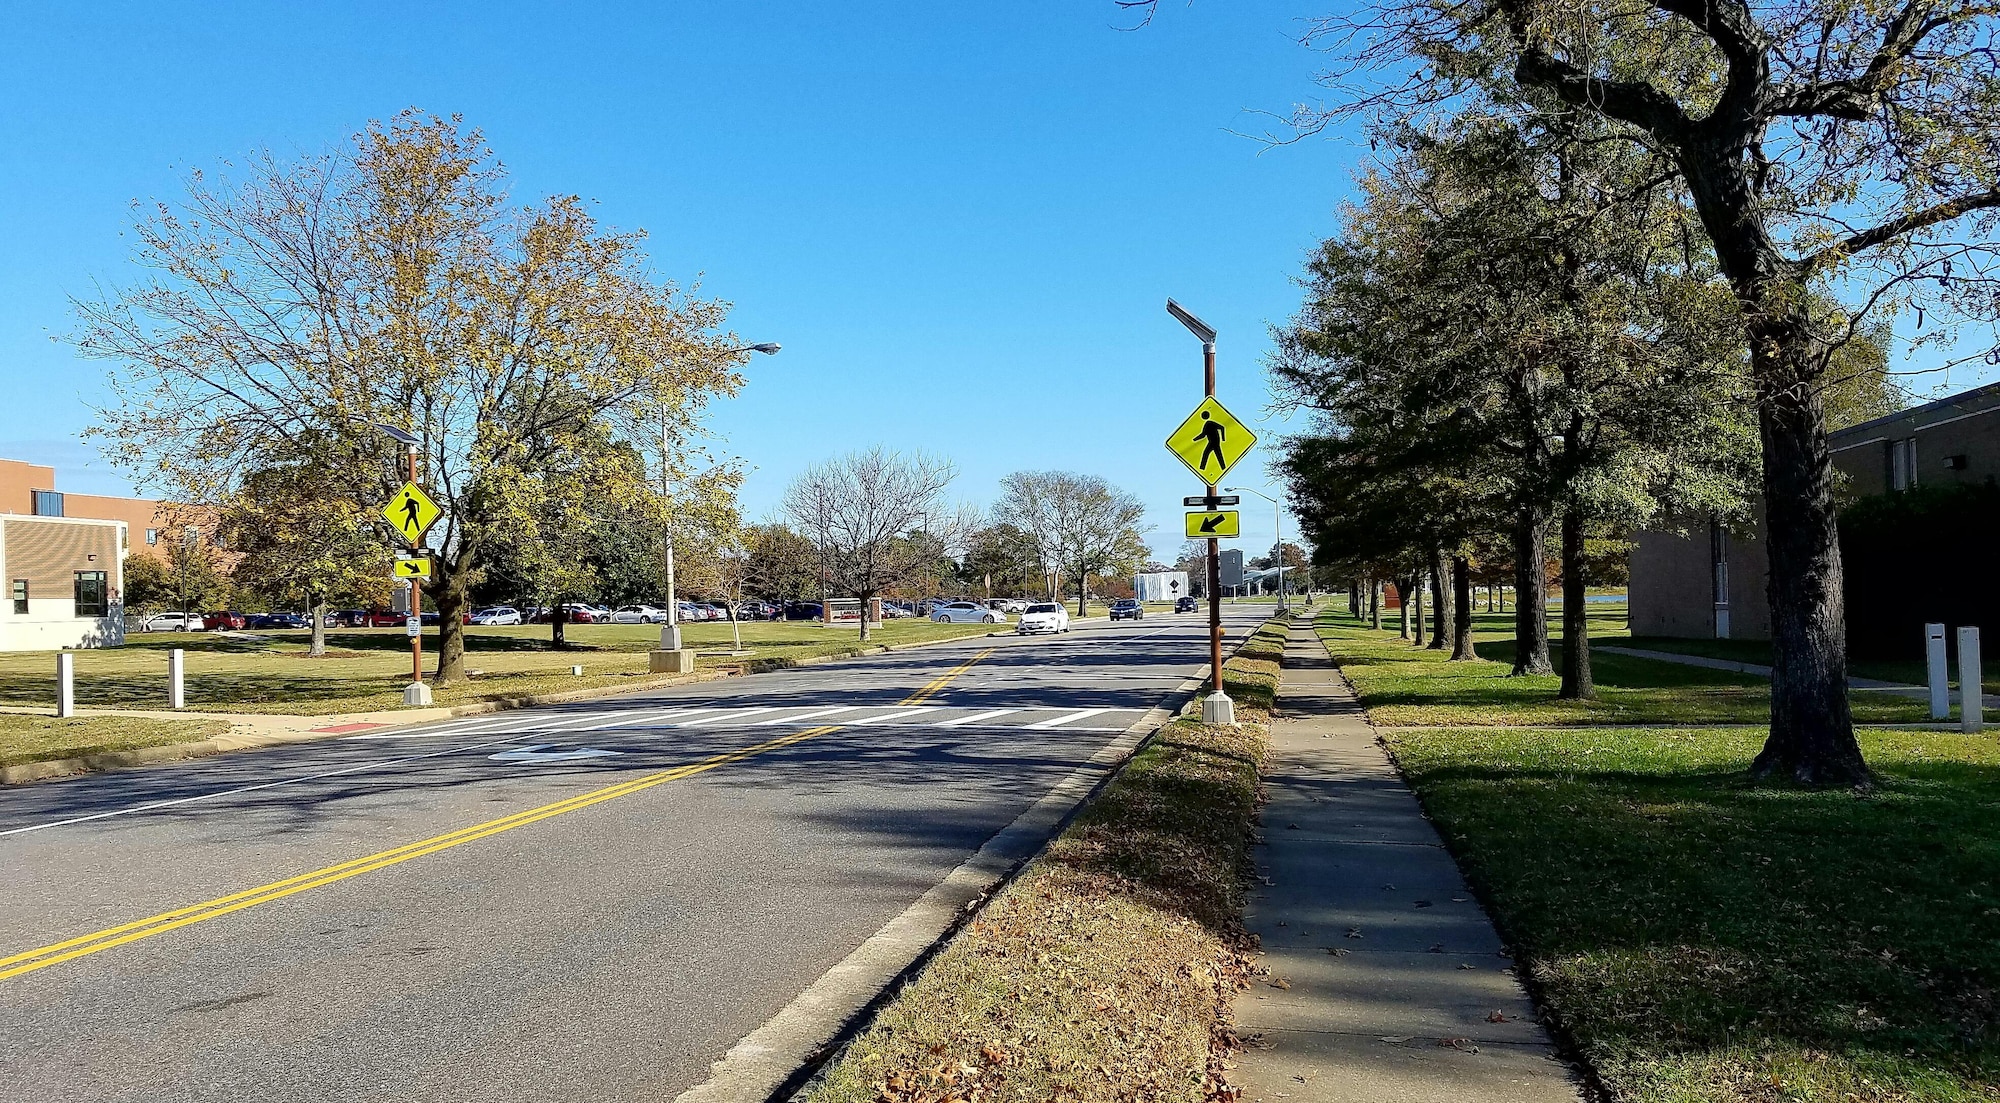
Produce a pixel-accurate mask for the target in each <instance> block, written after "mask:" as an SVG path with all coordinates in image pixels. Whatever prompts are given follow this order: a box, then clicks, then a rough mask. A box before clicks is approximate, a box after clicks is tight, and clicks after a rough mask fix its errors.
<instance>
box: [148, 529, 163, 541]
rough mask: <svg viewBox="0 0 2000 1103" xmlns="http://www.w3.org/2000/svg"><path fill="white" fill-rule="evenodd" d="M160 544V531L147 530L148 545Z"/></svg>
mask: <svg viewBox="0 0 2000 1103" xmlns="http://www.w3.org/2000/svg"><path fill="white" fill-rule="evenodd" d="M159 542H160V530H159V529H147V530H146V543H148V544H157V543H159Z"/></svg>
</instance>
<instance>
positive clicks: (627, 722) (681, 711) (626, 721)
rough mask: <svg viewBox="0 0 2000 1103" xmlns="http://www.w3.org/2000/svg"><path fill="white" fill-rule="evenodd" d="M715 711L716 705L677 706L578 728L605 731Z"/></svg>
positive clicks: (629, 714) (588, 730)
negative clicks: (671, 717)
mask: <svg viewBox="0 0 2000 1103" xmlns="http://www.w3.org/2000/svg"><path fill="white" fill-rule="evenodd" d="M713 711H715V709H714V707H713V706H710V707H707V708H675V709H661V710H659V711H657V712H641V713H627V714H625V715H624V716H621V717H619V718H618V719H616V720H612V721H608V722H606V723H603V724H592V725H591V726H590V727H587V728H578V729H576V730H578V731H586V732H595V731H603V730H604V729H606V728H637V727H642V726H644V725H646V724H649V723H651V722H652V721H655V720H665V719H666V718H667V717H669V716H679V717H683V718H685V717H688V716H693V715H695V714H696V713H702V712H713Z"/></svg>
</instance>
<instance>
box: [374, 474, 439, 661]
mask: <svg viewBox="0 0 2000 1103" xmlns="http://www.w3.org/2000/svg"><path fill="white" fill-rule="evenodd" d="M409 449H410V485H411V486H415V485H417V446H416V445H414V444H412V445H410V446H409ZM378 470H379V469H378ZM416 550H417V551H419V552H421V551H423V550H424V546H423V542H422V541H421V540H419V541H417V547H416ZM410 615H411V616H412V617H415V618H416V620H417V634H416V635H414V636H411V637H410V681H412V682H421V681H423V680H424V580H423V579H421V578H413V579H411V580H410ZM443 632H444V624H443V622H442V621H440V622H439V623H438V633H439V634H440V635H442V634H443Z"/></svg>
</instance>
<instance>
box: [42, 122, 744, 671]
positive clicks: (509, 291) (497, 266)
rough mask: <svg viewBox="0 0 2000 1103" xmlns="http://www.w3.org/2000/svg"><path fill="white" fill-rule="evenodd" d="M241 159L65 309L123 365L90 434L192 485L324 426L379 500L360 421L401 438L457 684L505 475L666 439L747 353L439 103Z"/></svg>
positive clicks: (393, 477) (189, 494) (708, 315)
mask: <svg viewBox="0 0 2000 1103" xmlns="http://www.w3.org/2000/svg"><path fill="white" fill-rule="evenodd" d="M240 173H241V176H240V178H238V179H235V180H228V179H216V180H211V179H210V178H209V177H207V176H205V175H203V174H199V173H197V174H195V175H194V176H192V177H191V178H190V180H189V191H188V196H187V198H186V200H185V201H184V202H183V203H182V204H181V205H179V206H178V207H173V206H168V205H165V204H162V205H160V206H158V207H157V208H155V209H154V210H153V212H152V213H151V214H150V215H148V216H147V217H145V218H143V219H142V220H141V221H140V223H139V225H138V227H137V242H138V244H137V248H136V253H135V257H134V260H135V262H136V267H137V268H138V269H139V270H141V271H143V272H145V273H147V275H146V276H145V277H143V278H142V279H140V280H139V282H137V283H136V284H134V285H133V286H131V287H128V288H127V289H125V290H124V291H122V292H120V293H117V294H114V295H113V296H111V297H109V298H106V299H102V300H97V301H84V302H79V303H77V304H76V305H77V310H78V314H79V318H80V327H79V331H78V332H77V333H76V335H75V337H74V340H75V343H76V344H77V346H78V348H79V349H80V350H81V351H82V352H83V353H85V354H86V355H91V356H96V357H101V358H104V359H107V360H111V361H114V362H115V363H116V364H117V365H118V367H117V368H116V369H115V370H114V372H113V374H112V380H111V389H112V392H113V393H114V394H115V395H116V396H117V398H118V400H119V401H118V402H117V403H116V404H114V405H112V406H110V407H109V408H107V409H104V410H101V411H99V414H100V423H101V428H100V430H99V432H98V440H99V441H100V442H101V443H102V445H103V447H104V448H105V450H106V452H107V453H108V454H109V455H110V456H111V458H112V459H113V460H114V461H115V462H117V463H118V464H120V465H121V466H123V467H124V468H125V469H126V470H128V471H130V472H132V473H133V474H134V476H135V480H136V481H137V482H139V483H140V484H142V485H147V486H159V487H163V488H165V489H167V490H168V491H169V492H171V494H172V496H174V497H177V498H185V499H187V500H190V501H210V502H212V501H219V500H221V499H222V498H224V497H226V496H228V495H229V494H231V493H233V492H234V491H236V490H237V489H238V488H239V487H240V485H241V479H242V475H243V473H244V472H245V471H249V470H255V469H257V468H259V467H261V466H265V465H267V464H268V462H270V460H271V458H272V456H273V455H279V456H282V455H285V454H287V452H288V450H296V449H297V447H298V444H299V442H301V441H303V440H306V439H313V440H319V441H326V442H331V443H332V444H333V445H334V447H332V448H330V449H328V451H327V452H326V456H327V460H326V462H328V463H329V464H334V463H338V464H340V465H341V466H339V467H338V468H336V469H334V470H330V471H328V472H327V473H326V478H325V480H324V481H325V482H327V483H330V484H339V485H341V486H343V487H344V488H345V495H344V496H346V497H348V498H351V499H352V500H354V501H360V502H370V503H374V502H382V501H387V500H389V499H390V497H391V495H392V494H393V493H394V492H395V491H396V489H397V488H398V487H400V486H401V484H402V482H403V480H404V478H405V459H404V452H403V447H402V446H401V445H399V444H396V443H394V442H392V441H390V440H388V439H387V438H386V437H385V436H383V435H382V434H381V433H379V432H378V431H377V429H376V428H375V426H377V425H388V426H392V427H396V428H398V429H399V430H401V431H403V432H406V433H408V434H410V435H412V436H414V438H415V439H416V442H417V443H416V445H415V450H416V455H417V458H418V460H419V468H420V470H419V471H418V479H419V481H420V482H421V483H422V484H423V485H424V486H425V487H426V488H427V490H428V491H429V492H430V494H431V496H432V497H433V498H435V499H436V500H437V502H438V503H439V504H440V505H441V506H442V507H443V518H442V520H441V521H440V523H439V524H438V525H437V526H436V527H435V528H434V529H433V530H432V531H431V533H430V535H429V538H428V545H427V546H428V547H429V548H430V549H431V554H432V558H433V560H434V562H435V570H434V573H433V577H432V579H431V581H430V582H429V583H428V584H427V585H426V587H425V590H426V593H427V596H428V598H429V600H430V604H431V605H432V606H433V607H434V608H436V609H437V610H438V612H439V614H440V623H441V630H440V640H439V644H440V646H439V649H438V667H437V680H438V681H439V682H440V683H446V682H451V681H455V680H457V679H459V678H461V677H463V675H464V651H465V637H464V632H463V629H462V628H461V626H460V614H461V612H462V611H463V610H464V608H465V606H466V604H467V602H468V600H469V588H470V587H471V585H472V584H473V583H474V582H476V581H478V579H479V578H480V577H481V574H482V572H483V569H484V566H485V563H486V561H487V559H488V558H489V557H490V556H491V555H492V554H493V550H494V548H495V546H496V545H497V544H498V543H500V542H501V541H503V540H504V539H506V538H508V537H509V535H510V534H511V533H513V531H514V529H515V526H517V525H519V524H520V523H521V520H522V517H523V515H524V512H535V511H546V503H544V502H540V501H534V500H530V501H528V502H527V503H525V504H524V503H523V501H522V500H521V499H520V497H518V496H519V495H521V494H524V493H530V494H532V492H533V488H534V486H535V483H536V480H538V479H542V478H544V477H545V476H547V477H552V478H554V479H556V480H557V481H558V482H560V481H561V479H562V478H564V477H566V476H565V475H564V473H565V472H567V471H570V470H573V469H575V468H577V467H578V466H579V465H580V464H581V463H582V462H583V461H582V459H580V457H585V456H587V455H588V454H589V453H590V452H591V451H592V450H593V449H595V448H598V447H600V446H601V444H602V442H603V441H604V439H605V438H606V436H607V435H609V436H611V437H620V436H626V437H628V438H629V439H630V442H631V443H632V444H633V445H635V446H643V445H645V444H647V443H648V442H649V441H650V440H653V439H658V440H660V441H662V447H663V448H666V449H668V450H669V451H670V452H671V451H672V450H673V449H674V448H676V447H678V446H680V444H681V442H684V441H685V440H687V439H688V437H689V436H690V430H691V429H692V428H693V427H695V426H697V425H698V423H699V420H700V418H701V416H702V413H703V411H704V410H705V408H706V406H707V404H708V403H709V402H710V401H712V400H714V399H716V398H719V397H723V396H727V395H730V394H733V393H734V392H735V391H736V389H737V388H738V387H739V386H740V385H741V382H742V380H741V376H740V375H739V374H738V373H737V371H736V366H737V365H738V364H740V363H741V362H742V360H743V358H744V357H745V356H747V355H748V352H747V351H744V350H742V349H741V348H740V346H739V345H738V343H737V341H736V340H735V339H734V338H733V336H731V335H729V334H727V333H724V332H721V331H720V330H721V325H722V323H723V320H724V317H725V314H726V307H725V304H722V303H719V302H715V301H710V300H703V299H698V298H694V297H692V296H690V295H688V294H686V293H684V292H683V291H682V290H681V289H679V288H678V287H676V286H675V285H673V284H671V283H664V282H661V281H659V280H658V279H656V278H655V277H654V276H653V275H652V274H651V273H650V272H649V270H648V264H647V260H646V257H645V256H644V254H643V253H642V251H641V244H642V240H643V239H642V235H639V234H636V233H616V232H610V231H607V230H605V229H603V228H602V227H600V226H599V225H598V224H597V222H596V220H595V219H594V218H593V217H592V216H591V214H590V213H589V211H588V210H587V208H586V205H585V204H584V203H583V201H582V200H580V199H578V198H577V197H575V196H556V197H552V198H549V199H546V200H543V201H541V202H538V203H531V204H525V205H517V204H513V203H510V202H509V200H508V197H507V180H506V175H505V173H504V171H503V170H502V169H501V167H500V166H499V164H498V162H497V161H496V160H495V158H494V156H493V154H492V152H491V151H490V150H489V149H488V148H487V146H486V144H485V142H484V139H483V138H482V137H481V136H480V135H479V133H478V132H477V131H473V130H468V129H465V128H464V127H462V126H461V125H460V123H459V121H458V120H456V119H439V118H431V117H425V116H422V115H419V114H416V113H414V112H408V113H405V114H403V115H401V116H399V117H397V118H396V119H394V120H393V121H391V122H389V123H387V124H382V123H375V124H371V125H370V126H369V127H368V128H367V129H366V130H364V131H363V132H362V133H361V134H359V135H357V136H356V137H355V139H354V141H353V142H352V143H351V144H350V145H349V146H348V147H346V148H344V149H341V150H338V151H336V152H333V153H329V154H326V155H324V156H319V157H307V158H302V159H299V160H296V161H290V162H287V161H282V160H280V159H278V158H276V157H274V156H272V155H269V154H264V155H261V156H258V157H256V158H253V159H252V160H250V161H249V162H248V163H247V164H245V165H244V166H243V167H242V168H241V169H240ZM641 423H643V424H644V426H645V435H643V436H639V435H637V433H638V430H637V429H636V428H635V426H638V425H640V424H641ZM663 424H664V425H665V426H667V427H668V430H669V431H667V432H662V430H661V426H662V425H663ZM669 458H679V457H672V456H670V457H669ZM641 474H643V470H642V471H641ZM620 477H621V478H627V479H629V478H631V477H632V474H631V471H630V470H629V469H621V471H620ZM598 489H599V490H600V491H601V492H602V493H601V496H602V497H604V498H606V499H609V500H614V501H615V500H619V499H620V498H621V497H623V496H624V490H623V489H622V488H620V487H615V486H605V487H600V488H598ZM385 539H387V533H386V532H385Z"/></svg>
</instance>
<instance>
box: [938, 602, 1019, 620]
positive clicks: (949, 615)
mask: <svg viewBox="0 0 2000 1103" xmlns="http://www.w3.org/2000/svg"><path fill="white" fill-rule="evenodd" d="M931 619H932V620H933V621H936V622H937V623H939V624H999V623H1001V622H1003V621H1005V620H1006V619H1007V618H1006V617H1004V616H1001V615H1000V613H999V612H997V611H996V610H993V609H988V608H987V607H986V606H984V605H981V604H979V603H978V602H973V601H954V602H951V603H950V604H947V605H940V606H938V607H937V608H936V609H933V610H931Z"/></svg>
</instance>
